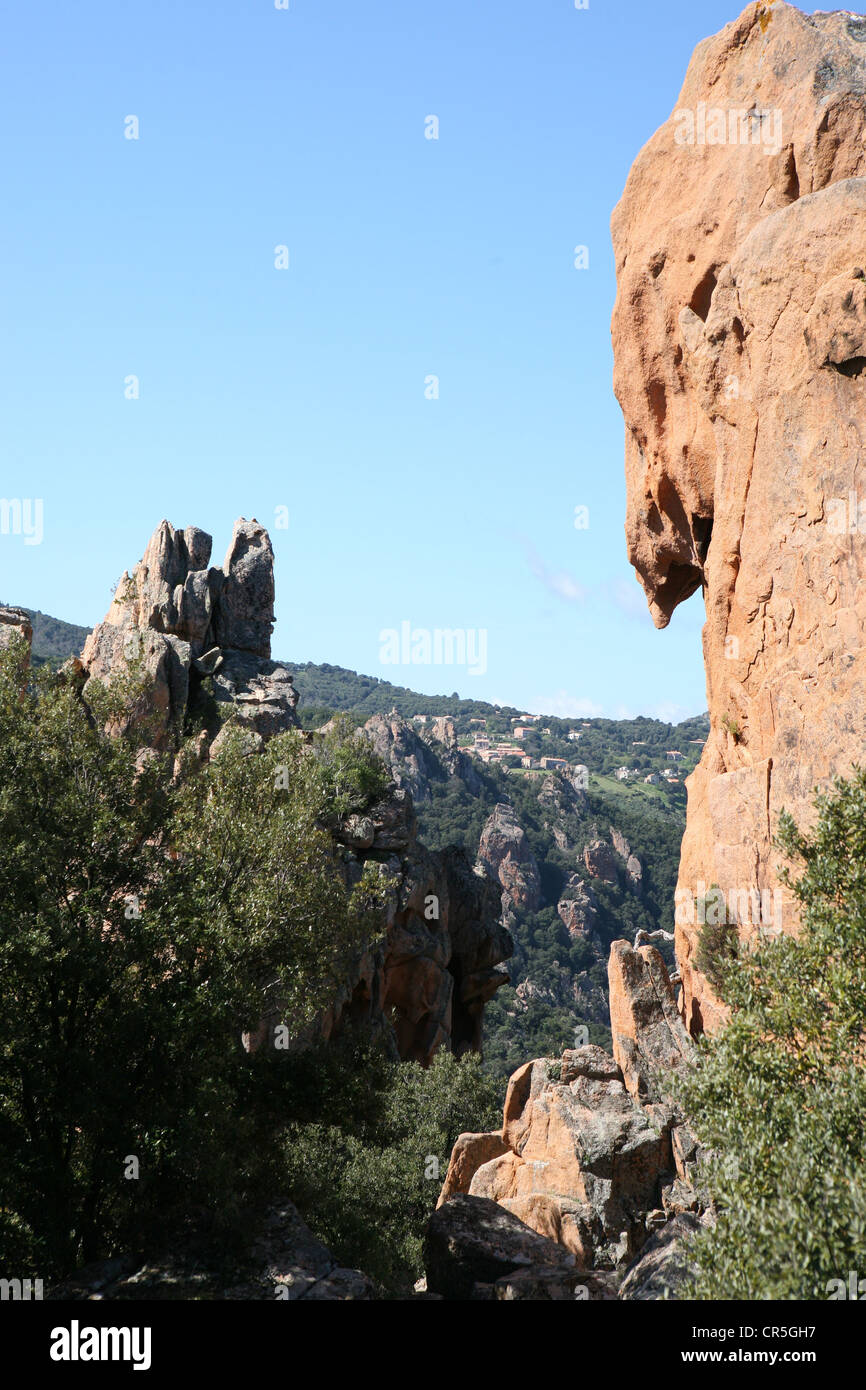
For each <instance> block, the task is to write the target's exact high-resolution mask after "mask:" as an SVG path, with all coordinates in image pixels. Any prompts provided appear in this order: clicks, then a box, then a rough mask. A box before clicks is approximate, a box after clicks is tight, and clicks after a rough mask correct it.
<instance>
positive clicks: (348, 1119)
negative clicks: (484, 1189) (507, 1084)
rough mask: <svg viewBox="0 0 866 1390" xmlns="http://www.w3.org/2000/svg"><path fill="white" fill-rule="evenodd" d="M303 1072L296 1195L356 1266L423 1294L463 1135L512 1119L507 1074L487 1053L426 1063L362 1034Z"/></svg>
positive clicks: (315, 1225) (296, 1110) (293, 1145)
mask: <svg viewBox="0 0 866 1390" xmlns="http://www.w3.org/2000/svg"><path fill="white" fill-rule="evenodd" d="M295 1070H296V1077H295V1081H294V1084H293V1085H292V1086H291V1087H290V1088H289V1092H288V1094H289V1096H290V1105H291V1108H292V1112H293V1118H292V1121H291V1123H290V1124H289V1125H287V1126H286V1128H285V1130H284V1132H283V1136H282V1146H281V1163H280V1167H281V1170H282V1171H283V1173H284V1174H285V1177H286V1180H287V1182H288V1184H289V1187H290V1190H291V1192H292V1196H293V1199H294V1200H295V1201H296V1202H297V1204H298V1206H299V1208H300V1209H301V1211H302V1212H303V1214H304V1218H305V1220H306V1221H307V1222H308V1223H309V1224H310V1226H311V1227H312V1229H313V1230H314V1231H315V1233H316V1234H317V1235H318V1236H319V1237H320V1238H321V1239H322V1240H324V1241H325V1243H326V1244H327V1245H328V1246H329V1248H330V1249H331V1250H332V1251H333V1252H334V1253H335V1254H336V1255H337V1256H338V1258H339V1259H341V1260H342V1261H343V1262H344V1263H345V1264H347V1265H350V1266H358V1267H360V1268H361V1269H363V1270H365V1271H366V1272H367V1273H368V1274H370V1275H371V1276H372V1277H373V1278H375V1279H376V1280H377V1281H378V1283H379V1284H380V1286H381V1287H382V1288H383V1289H384V1290H385V1291H386V1292H388V1293H391V1294H395V1295H400V1294H403V1295H405V1294H406V1293H408V1292H411V1289H412V1285H413V1283H414V1281H415V1280H416V1279H418V1278H419V1277H420V1275H421V1274H422V1273H423V1262H422V1244H423V1238H424V1231H425V1229H426V1225H427V1221H428V1219H429V1217H430V1214H431V1212H432V1211H433V1208H434V1207H435V1205H436V1199H437V1197H438V1196H439V1192H440V1190H441V1187H442V1181H443V1179H444V1177H445V1173H446V1170H447V1166H448V1160H449V1157H450V1154H451V1150H452V1148H453V1146H454V1142H455V1140H456V1138H457V1136H458V1134H460V1133H461V1132H463V1131H465V1130H471V1131H480V1130H491V1129H499V1128H500V1126H501V1124H502V1102H503V1098H504V1085H503V1083H502V1082H500V1081H496V1080H494V1079H492V1078H491V1077H489V1076H488V1075H487V1074H486V1073H485V1072H484V1071H482V1069H481V1066H480V1063H479V1059H478V1058H477V1057H476V1056H472V1055H469V1056H466V1057H463V1058H461V1059H459V1060H458V1059H457V1058H455V1057H453V1056H452V1055H451V1054H450V1053H446V1052H440V1053H438V1054H437V1056H436V1057H435V1059H434V1061H433V1064H432V1065H431V1066H430V1067H429V1068H427V1069H426V1070H425V1069H424V1068H422V1067H420V1066H419V1065H418V1064H417V1063H414V1062H402V1063H401V1062H396V1061H394V1060H392V1059H389V1058H388V1057H387V1056H386V1055H385V1053H384V1052H383V1051H382V1049H381V1048H375V1047H371V1046H369V1045H359V1044H357V1043H355V1044H348V1045H346V1046H343V1047H338V1048H333V1047H332V1048H329V1049H322V1050H321V1052H320V1053H319V1054H318V1055H317V1056H308V1057H304V1058H299V1059H298V1060H297V1062H296V1063H295ZM359 1077H363V1085H359V1084H358V1078H359Z"/></svg>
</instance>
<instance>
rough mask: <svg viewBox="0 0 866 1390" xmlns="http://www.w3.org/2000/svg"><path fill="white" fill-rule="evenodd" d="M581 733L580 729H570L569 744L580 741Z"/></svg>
mask: <svg viewBox="0 0 866 1390" xmlns="http://www.w3.org/2000/svg"><path fill="white" fill-rule="evenodd" d="M580 733H581V731H580V729H569V731H568V740H569V743H577V741H578V739H579V738H580Z"/></svg>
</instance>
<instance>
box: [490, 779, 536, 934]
mask: <svg viewBox="0 0 866 1390" xmlns="http://www.w3.org/2000/svg"><path fill="white" fill-rule="evenodd" d="M478 866H479V868H481V869H483V870H484V872H486V873H487V874H489V875H490V877H491V878H494V879H498V880H499V882H500V884H501V885H502V911H503V914H504V916H505V920H506V921H509V919H511V918H513V915H514V913H516V912H535V911H537V909H538V908H539V906H540V905H541V875H540V873H539V871H538V864H537V862H536V859H535V855H534V854H533V853H532V850H531V848H530V845H529V841H528V840H527V838H526V832H525V831H524V829H523V826H522V825H521V824H520V822H519V820H518V819H517V815H516V812H515V810H514V807H513V806H510V805H509V804H508V803H507V802H505V801H500V802H499V804H498V805H497V806H496V807H495V808H494V810H493V813H492V815H490V816H489V818H488V819H487V821H486V823H485V825H484V829H483V830H482V832H481V840H480V843H479V846H478Z"/></svg>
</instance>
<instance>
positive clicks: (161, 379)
mask: <svg viewBox="0 0 866 1390" xmlns="http://www.w3.org/2000/svg"><path fill="white" fill-rule="evenodd" d="M740 8H742V7H741V6H740V5H739V4H737V3H736V0H734V3H727V4H725V3H718V2H717V0H704V2H703V3H702V4H701V5H699V6H696V5H694V4H693V3H686V0H661V2H660V3H657V4H653V5H649V4H646V3H638V0H620V2H619V3H613V2H612V0H590V7H589V9H588V10H579V11H578V10H576V9H575V8H574V5H573V0H534V3H527V0H523V2H522V3H521V2H520V0H438V3H436V4H429V3H421V2H420V0H366V3H364V4H359V3H358V0H290V7H289V9H288V11H285V10H277V9H276V8H275V6H274V3H273V0H243V3H242V2H241V0H207V2H206V0H184V3H183V4H182V5H181V4H178V3H177V0H146V3H143V4H140V5H136V6H128V5H119V4H118V3H117V0H108V2H107V3H100V0H96V2H95V3H94V2H93V0H91V3H84V4H82V5H74V6H73V5H68V4H61V3H56V0H55V2H54V3H48V4H44V5H25V6H18V7H16V8H15V9H14V10H12V11H11V12H10V13H9V14H7V17H6V21H5V26H4V28H5V34H4V38H5V43H4V58H3V69H4V71H3V80H2V95H0V104H2V107H3V111H2V129H3V144H4V149H3V168H4V178H3V182H4V195H5V197H4V203H5V215H4V218H3V220H2V227H0V264H2V267H3V276H2V283H3V290H2V307H0V315H2V322H3V334H2V343H0V354H2V360H0V395H2V402H0V448H2V459H3V471H2V485H0V491H2V493H3V495H4V496H5V497H7V498H10V499H11V498H21V499H26V498H29V499H40V500H41V501H42V506H43V515H44V521H43V538H42V541H41V544H38V545H36V544H32V545H28V544H26V543H25V541H26V538H25V537H24V536H23V535H15V534H6V535H0V597H2V598H3V599H4V600H5V601H7V602H17V603H23V604H26V605H27V606H29V607H34V608H41V609H43V610H44V611H47V612H50V613H52V614H54V615H55V616H58V617H63V618H66V619H68V620H69V621H73V622H79V623H85V624H92V623H94V622H97V621H99V620H100V619H101V617H102V616H103V614H104V612H105V609H106V608H107V606H108V603H109V602H110V598H111V588H112V585H113V584H114V582H115V580H116V579H117V577H118V576H119V574H120V573H121V571H122V570H123V569H124V568H127V567H129V568H131V566H132V564H133V563H134V562H135V561H136V560H137V559H138V558H139V557H140V555H141V553H142V550H143V548H144V545H145V543H146V541H147V539H148V536H149V535H150V533H151V531H152V530H153V528H154V526H155V525H156V524H157V523H158V522H159V521H160V519H161V518H162V517H164V516H165V517H167V518H168V519H169V520H170V521H172V522H173V523H174V524H175V525H177V526H185V525H188V524H196V525H198V526H201V527H203V528H204V529H206V530H208V531H210V532H211V533H212V535H213V536H214V558H215V561H216V563H221V562H222V557H223V554H224V552H225V549H226V546H227V543H228V539H229V536H230V533H231V527H232V523H233V521H234V519H235V518H236V517H237V516H240V515H244V516H247V517H250V516H256V517H257V518H258V519H259V521H261V522H262V523H264V524H265V525H267V526H269V528H270V529H271V535H272V539H273V543H274V549H275V554H276V580H277V627H276V631H275V634H274V644H273V645H274V654H275V655H276V656H279V657H282V658H287V659H291V660H298V661H302V660H310V661H330V662H333V663H335V664H338V665H343V666H348V667H352V668H354V669H356V670H359V671H363V672H366V673H369V674H373V675H379V676H382V677H384V678H386V679H390V680H393V681H395V682H397V683H400V684H405V685H410V686H412V687H414V688H415V689H419V690H421V691H424V692H426V693H431V694H432V693H450V692H451V691H452V690H458V691H459V692H460V694H461V695H467V696H474V697H476V698H479V699H492V700H501V701H503V702H507V703H509V704H514V705H517V706H520V707H525V708H527V709H532V710H539V711H547V712H552V713H560V714H564V715H567V714H601V713H604V714H607V715H612V716H617V715H624V714H638V713H643V714H658V715H660V716H661V717H665V718H667V717H683V716H685V715H687V714H693V713H697V712H700V711H701V710H703V709H704V708H705V692H704V676H703V669H702V664H701V652H700V628H701V624H702V621H703V605H702V600H701V598H700V595H696V596H695V597H694V598H693V599H691V600H690V601H689V603H688V604H686V605H684V606H683V608H681V609H680V610H678V612H677V613H676V614H675V616H674V619H673V622H672V624H671V626H670V627H669V628H668V629H667V630H666V631H665V632H657V631H656V630H655V629H654V628H653V626H652V623H651V621H650V618H649V615H648V613H647V611H646V606H645V601H644V598H643V595H642V592H641V590H640V588H639V586H638V584H637V581H636V579H635V578H634V575H633V573H632V571H631V568H630V567H629V565H628V563H627V560H626V556H625V542H624V533H623V520H624V515H625V488H624V478H623V426H622V417H621V414H620V411H619V407H618V405H617V403H616V400H615V398H614V396H613V392H612V388H611V369H612V360H611V350H610V330H609V324H610V313H611V308H612V304H613V298H614V292H615V285H614V274H613V257H612V252H611V247H610V238H609V230H608V224H609V218H610V212H611V209H612V207H613V205H614V204H615V202H616V201H617V199H618V197H619V195H620V193H621V191H622V187H623V184H624V181H625V178H626V175H627V173H628V169H629V166H630V164H631V162H632V160H633V159H634V157H635V155H636V154H637V152H638V150H639V149H640V147H641V145H642V144H643V143H644V142H645V141H646V139H647V138H648V137H649V136H650V135H651V134H652V132H653V131H654V130H655V129H656V128H657V127H658V126H659V125H660V124H661V123H662V122H663V121H664V120H665V119H666V118H667V116H668V114H669V113H670V111H671V110H672V109H673V108H674V107H675V105H676V98H677V93H678V90H679V87H680V84H681V82H682V78H683V75H684V73H685V69H686V65H687V63H688V60H689V57H690V55H691V52H692V50H693V48H694V46H695V44H696V43H697V42H698V41H699V40H700V39H701V38H703V37H705V36H706V35H707V34H709V33H712V32H715V31H716V30H717V29H719V28H721V27H722V26H723V25H724V24H725V23H727V22H728V21H730V20H731V19H733V18H735V17H736V15H737V13H738V12H739V10H740ZM130 116H135V117H136V118H137V120H138V137H139V138H138V139H136V140H133V139H127V138H126V136H125V130H126V129H127V128H128V123H127V119H126V118H127V117H130ZM430 116H436V117H437V118H438V122H439V130H438V136H439V138H438V139H435V140H433V139H427V138H425V129H427V128H429V127H428V124H427V118H428V117H430ZM578 245H582V246H586V247H588V250H589V267H588V269H583V270H576V269H575V267H574V259H575V258H574V248H575V247H576V246H578ZM279 246H285V247H287V248H288V262H289V264H288V269H280V268H277V266H276V265H275V260H276V259H277V255H278V253H277V252H276V250H275V248H277V247H279ZM133 376H134V377H137V379H138V383H139V386H138V389H139V397H138V399H127V393H128V392H129V391H130V390H134V386H133V385H130V384H128V381H129V378H130V377H133ZM434 376H435V377H437V378H438V390H439V395H438V399H428V395H429V394H430V393H431V387H430V385H429V383H428V379H429V378H431V377H434ZM578 506H585V507H588V509H589V526H588V528H587V529H585V530H577V529H575V525H574V521H575V508H576V507H578ZM280 508H287V509H288V526H287V527H286V528H285V529H277V527H276V525H275V523H276V521H277V519H278V518H280V517H282V516H283V515H284V514H283V513H281V512H280V511H279V509H280ZM406 622H408V623H409V624H410V625H411V630H413V631H416V630H417V631H422V632H424V631H426V632H429V633H434V632H435V630H436V629H451V630H454V629H457V630H463V631H465V632H467V633H469V634H480V633H482V632H483V633H485V634H486V657H485V660H484V662H483V663H481V662H477V661H476V663H475V664H476V668H477V667H480V666H481V665H483V667H484V669H483V671H479V672H478V673H477V674H471V673H470V671H469V670H468V669H467V667H460V666H458V665H443V664H439V665H436V664H417V663H416V662H413V663H410V664H389V663H387V662H385V663H383V662H382V661H381V660H380V657H381V656H382V654H383V648H382V634H383V632H384V631H386V630H388V629H395V630H400V629H401V625H402V624H403V623H406ZM476 640H479V638H478V637H476ZM421 645H422V646H423V644H421ZM419 650H420V647H419ZM457 655H459V652H457Z"/></svg>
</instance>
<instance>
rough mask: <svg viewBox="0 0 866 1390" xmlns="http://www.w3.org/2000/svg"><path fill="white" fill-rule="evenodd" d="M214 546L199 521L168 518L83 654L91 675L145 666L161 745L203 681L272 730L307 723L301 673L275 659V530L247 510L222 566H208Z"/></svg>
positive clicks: (252, 723) (220, 701)
mask: <svg viewBox="0 0 866 1390" xmlns="http://www.w3.org/2000/svg"><path fill="white" fill-rule="evenodd" d="M210 554H211V538H210V536H208V535H207V534H206V533H205V532H204V531H201V530H199V528H198V527H196V526H188V527H187V528H186V530H184V531H178V530H175V528H174V527H173V526H171V525H170V524H169V523H168V522H167V521H162V522H160V524H159V526H158V527H157V528H156V530H155V531H154V533H153V535H152V536H151V538H150V541H149V542H148V545H147V549H146V550H145V552H144V556H143V557H142V559H141V560H140V561H139V563H138V564H137V565H136V566H135V569H134V570H133V571H132V574H131V575H130V574H129V573H124V574H123V575H122V577H121V579H120V581H119V582H118V585H117V589H116V592H115V596H114V599H113V601H112V604H111V607H110V608H109V610H108V613H107V614H106V617H105V621H104V622H102V623H100V624H99V625H98V626H97V627H95V628H94V629H93V632H91V634H90V636H89V637H88V639H87V642H86V643H85V646H84V651H83V653H82V658H81V660H82V664H83V666H84V670H85V672H86V674H87V676H88V678H89V679H92V680H100V681H103V682H106V681H108V680H110V679H112V678H113V677H116V676H118V675H120V674H122V673H123V672H124V671H128V670H130V668H131V667H133V666H136V665H137V666H138V667H139V669H140V670H141V671H142V672H143V673H144V676H145V679H146V686H147V692H146V696H145V700H146V704H147V713H148V714H149V716H150V718H151V721H152V722H153V725H154V734H153V741H154V745H155V746H156V747H159V748H170V747H171V746H172V745H173V744H174V743H175V742H176V741H177V737H178V733H179V731H180V728H181V726H182V724H183V719H184V716H185V714H186V713H187V710H188V709H189V707H190V705H191V704H192V703H193V702H194V701H196V700H197V698H198V697H199V695H200V693H201V691H202V688H204V691H205V693H206V694H207V695H208V696H210V697H211V699H212V700H213V701H215V702H216V707H217V710H220V709H221V711H222V714H223V715H226V714H229V713H231V714H233V715H234V717H235V718H236V719H239V720H241V721H242V722H243V723H244V724H246V725H248V726H249V727H250V728H251V729H252V730H254V731H255V732H256V733H259V734H261V735H262V736H263V737H265V738H267V737H269V736H270V735H272V734H275V733H279V732H281V731H283V730H285V729H291V728H297V727H298V719H297V716H296V714H295V706H296V705H297V703H298V695H297V692H296V691H295V689H294V685H293V681H292V677H291V676H290V674H289V672H288V671H287V670H286V669H285V667H283V666H279V665H277V664H276V663H275V662H273V661H271V660H270V654H271V631H272V629H273V623H274V554H273V550H272V549H271V542H270V537H269V536H268V533H267V531H266V530H265V529H264V527H263V526H260V525H259V524H258V522H257V521H246V520H245V519H244V518H243V517H241V519H240V520H239V521H237V522H236V523H235V528H234V534H233V536H232V541H231V544H230V546H229V549H228V553H227V554H226V558H225V563H224V565H223V567H222V569H221V570H220V569H214V568H208V562H209V560H210ZM86 695H87V688H86V687H85V698H86ZM215 732H216V729H213V730H212V733H215Z"/></svg>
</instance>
